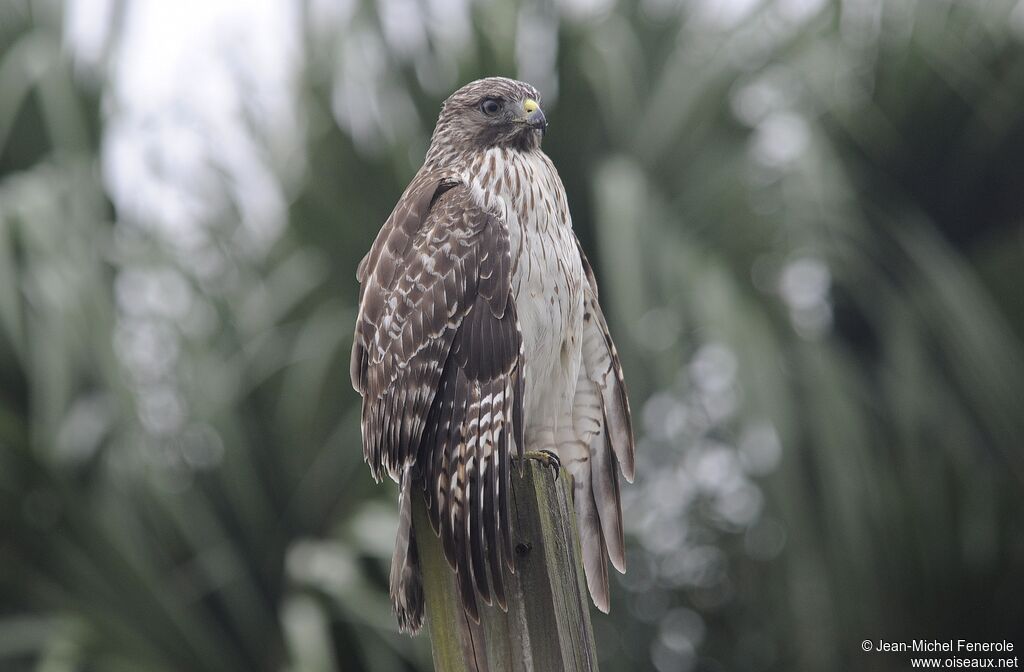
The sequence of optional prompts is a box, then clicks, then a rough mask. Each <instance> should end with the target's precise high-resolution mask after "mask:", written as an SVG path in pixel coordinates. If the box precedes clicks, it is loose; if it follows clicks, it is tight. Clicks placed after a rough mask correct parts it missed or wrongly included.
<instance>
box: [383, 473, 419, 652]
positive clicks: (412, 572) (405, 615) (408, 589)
mask: <svg viewBox="0 0 1024 672" xmlns="http://www.w3.org/2000/svg"><path fill="white" fill-rule="evenodd" d="M412 497H413V489H412V474H411V469H410V468H409V467H406V468H405V471H404V473H403V474H402V491H401V493H400V494H399V495H398V505H399V513H398V535H397V536H396V538H395V552H394V555H392V556H391V590H390V594H391V605H392V606H393V607H394V609H395V615H396V616H397V617H398V627H399V629H400V630H401V631H402V632H407V633H409V634H410V635H415V634H416V633H417V632H419V630H420V627H422V626H423V579H422V573H421V571H420V556H419V551H418V550H417V548H416V534H415V531H414V530H413V527H412Z"/></svg>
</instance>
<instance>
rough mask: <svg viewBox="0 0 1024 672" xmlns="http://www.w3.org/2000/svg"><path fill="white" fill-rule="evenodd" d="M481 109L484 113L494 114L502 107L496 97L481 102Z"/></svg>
mask: <svg viewBox="0 0 1024 672" xmlns="http://www.w3.org/2000/svg"><path fill="white" fill-rule="evenodd" d="M480 109H481V110H482V111H483V113H484V114H487V115H494V114H497V113H498V111H499V110H500V109H501V105H500V104H499V103H498V101H496V100H495V99H494V98H488V99H487V100H485V101H484V102H482V103H480Z"/></svg>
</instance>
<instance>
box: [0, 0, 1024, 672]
mask: <svg viewBox="0 0 1024 672" xmlns="http://www.w3.org/2000/svg"><path fill="white" fill-rule="evenodd" d="M488 74H506V75H510V76H517V77H520V78H523V79H528V80H530V81H531V82H533V83H534V84H535V85H537V86H538V88H540V89H541V90H542V91H543V92H544V95H545V108H546V110H547V112H548V117H549V119H550V120H551V122H552V127H551V131H550V132H549V133H548V136H547V138H546V140H545V147H546V149H547V151H548V153H549V154H550V155H551V156H552V157H553V159H554V161H555V163H556V165H557V166H558V167H559V170H560V172H561V174H562V176H563V178H564V181H565V184H566V188H567V190H568V192H569V197H570V202H571V204H572V209H573V219H574V225H575V226H576V228H577V230H578V231H579V232H580V236H581V238H582V240H583V241H584V245H585V247H586V248H587V249H588V251H589V252H590V256H591V259H592V260H594V262H595V265H596V266H597V267H598V277H599V278H600V280H601V285H602V287H601V289H602V297H603V300H604V303H605V305H606V309H607V311H608V312H609V314H610V319H611V321H612V327H613V331H614V333H615V335H616V338H617V341H618V344H619V346H620V350H621V351H622V353H623V358H624V361H625V368H626V373H627V380H628V382H629V383H630V391H631V396H632V402H633V408H634V412H635V414H636V415H637V428H638V433H639V435H640V436H639V439H640V443H639V447H638V454H639V459H640V462H639V465H638V469H637V472H638V479H637V482H636V484H635V485H633V486H630V487H628V488H626V490H625V493H624V494H625V496H626V497H627V498H628V499H627V502H626V506H627V512H626V513H627V517H628V526H627V529H628V532H629V544H630V551H629V554H630V558H629V565H630V570H629V573H628V574H627V575H626V576H624V577H620V578H619V581H618V584H617V585H616V586H615V589H614V594H613V600H612V604H613V609H612V613H611V615H610V616H603V615H600V614H597V613H596V612H595V614H594V619H595V621H594V626H595V630H596V633H597V638H598V641H599V650H600V656H601V659H602V665H603V668H604V669H606V670H650V669H655V670H658V671H659V672H668V671H677V670H678V671H682V672H685V671H688V670H750V671H763V670H807V671H815V670H840V669H879V670H902V669H907V667H908V663H907V660H906V659H905V658H904V657H901V656H898V655H893V656H884V655H875V656H865V655H863V654H861V653H860V651H859V643H860V641H861V640H862V639H865V638H886V639H891V640H900V639H909V638H912V637H928V638H940V639H943V638H948V637H954V638H968V639H978V640H982V641H989V640H999V639H1003V638H1006V639H1009V640H1011V641H1015V642H1016V644H1017V646H1018V647H1020V646H1024V599H1021V598H1022V597H1024V515H1022V514H1024V497H1022V494H1021V493H1022V492H1024V490H1022V482H1024V444H1022V440H1024V347H1022V336H1024V294H1022V287H1024V3H1020V2H1016V1H1014V2H1009V1H999V0H988V1H985V2H980V1H972V2H966V1H964V2H953V1H951V0H927V1H924V0H921V1H918V2H913V1H911V0H893V1H891V2H883V1H882V0H842V1H839V0H778V1H776V2H759V1H758V0H728V1H724V0H619V1H616V0H560V1H559V2H554V3H553V2H551V1H550V0H538V1H536V2H533V1H529V0H527V1H524V2H523V3H521V4H515V3H510V2H504V1H501V2H499V1H498V0H377V1H376V2H372V1H370V0H362V1H360V0H346V1H345V2H335V1H334V0H306V1H300V0H296V1H295V2H287V1H286V0H277V1H275V0H258V1H253V2H245V1H243V0H234V1H232V0H219V1H218V2H199V1H198V0H197V1H195V2H191V1H189V2H178V3H172V2H162V1H161V0H138V1H133V2H127V1H125V0H120V1H118V0H69V1H68V2H67V3H63V4H62V3H59V2H56V1H54V0H50V1H47V0H0V669H2V670H12V671H19V672H20V671H23V670H25V671H27V670H34V671H39V672H71V671H86V670H89V671H97V672H105V671H108V670H110V671H128V670H132V671H134V670H145V671H154V672H157V671H178V670H181V671H193V670H195V671H206V670H210V671H218V672H228V671H231V670H239V671H242V670H293V671H299V670H310V671H317V670H324V671H335V670H337V671H341V670H375V671H376V670H380V671H400V670H425V669H429V668H430V656H429V642H428V641H427V639H426V638H425V637H420V638H417V639H415V640H414V639H409V638H407V637H402V636H399V635H398V634H397V629H396V626H395V622H394V619H393V617H392V616H391V614H390V610H389V607H388V604H387V601H386V573H387V563H388V561H389V556H390V549H391V544H392V538H393V532H394V529H395V526H396V518H395V492H394V489H393V488H389V487H385V486H381V487H377V486H374V485H373V483H372V481H371V479H370V478H369V475H368V472H367V470H366V468H365V467H364V465H363V464H362V458H361V450H360V439H359V429H358V411H357V401H358V399H357V396H356V394H355V393H354V392H353V391H352V390H351V389H350V386H349V381H348V374H347V357H348V350H349V347H350V339H351V332H352V326H353V323H354V301H355V293H356V284H355V280H354V269H355V265H356V263H357V262H358V260H359V259H360V257H361V256H362V254H363V253H364V252H365V251H366V249H367V248H368V247H369V244H370V242H371V240H372V239H373V236H374V235H375V233H376V231H377V229H378V227H379V226H380V224H381V223H382V222H383V221H384V219H385V218H386V216H387V214H388V213H389V211H390V209H391V207H392V205H393V204H394V203H395V201H396V200H397V198H398V196H399V194H400V193H401V190H402V189H403V187H404V186H405V184H406V183H407V181H408V180H409V178H410V177H411V176H412V174H413V173H414V172H415V170H416V168H417V167H418V166H419V163H420V162H421V160H422V156H423V153H424V150H425V147H426V143H427V139H428V137H429V133H430V131H431V129H432V127H433V121H434V119H435V118H436V114H437V110H438V106H439V103H440V102H441V101H442V100H443V99H444V98H445V97H446V96H447V94H448V93H449V92H450V91H452V90H454V89H455V88H457V87H458V86H459V85H460V84H462V83H464V82H466V81H469V80H471V79H474V78H477V77H479V76H483V75H488Z"/></svg>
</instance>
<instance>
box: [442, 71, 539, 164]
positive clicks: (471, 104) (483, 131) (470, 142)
mask: <svg viewBox="0 0 1024 672" xmlns="http://www.w3.org/2000/svg"><path fill="white" fill-rule="evenodd" d="M547 126H548V122H547V119H546V118H545V117H544V112H543V111H542V110H541V107H540V94H539V93H538V92H537V89H535V88H533V87H532V86H530V85H529V84H527V83H525V82H518V81H516V80H514V79H506V78H505V77H488V78H486V79H478V80H476V81H475V82H470V83H469V84H466V85H465V86H463V87H462V88H461V89H459V90H458V91H456V92H455V93H453V94H452V95H451V96H449V97H448V100H446V101H444V105H443V106H442V107H441V115H440V116H439V117H438V119H437V126H436V127H435V128H434V135H433V138H431V142H430V144H431V148H432V149H435V148H437V149H444V150H447V151H455V152H461V151H473V150H482V149H487V148H489V147H498V146H507V147H511V148H516V149H522V150H524V151H528V150H531V149H537V148H538V147H540V141H541V138H542V137H543V135H544V130H545V129H546V128H547Z"/></svg>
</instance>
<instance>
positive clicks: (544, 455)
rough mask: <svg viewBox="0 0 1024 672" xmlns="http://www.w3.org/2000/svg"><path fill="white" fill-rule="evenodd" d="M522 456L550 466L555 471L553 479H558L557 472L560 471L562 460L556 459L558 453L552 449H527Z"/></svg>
mask: <svg viewBox="0 0 1024 672" xmlns="http://www.w3.org/2000/svg"><path fill="white" fill-rule="evenodd" d="M523 457H524V458H525V459H527V460H537V461H538V462H540V463H541V464H542V465H544V466H545V467H551V469H553V470H554V473H555V480H558V474H560V473H561V472H562V461H561V460H560V459H558V455H556V454H555V453H554V452H553V451H550V450H528V451H526V453H525V454H524V455H523Z"/></svg>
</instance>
